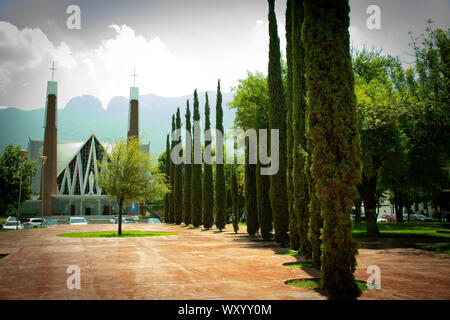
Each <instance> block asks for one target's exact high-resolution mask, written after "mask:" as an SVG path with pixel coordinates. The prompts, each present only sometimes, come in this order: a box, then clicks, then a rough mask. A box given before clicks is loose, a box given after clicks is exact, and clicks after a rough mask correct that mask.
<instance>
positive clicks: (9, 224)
mask: <svg viewBox="0 0 450 320" xmlns="http://www.w3.org/2000/svg"><path fill="white" fill-rule="evenodd" d="M3 229H8V230H16V229H19V230H20V229H23V224H21V223H19V226H17V221H8V222H5V223H4V224H3Z"/></svg>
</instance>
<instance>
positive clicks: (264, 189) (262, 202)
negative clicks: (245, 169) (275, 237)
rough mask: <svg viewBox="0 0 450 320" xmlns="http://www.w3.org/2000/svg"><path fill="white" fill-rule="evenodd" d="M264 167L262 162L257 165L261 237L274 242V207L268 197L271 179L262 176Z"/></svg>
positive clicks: (257, 193)
mask: <svg viewBox="0 0 450 320" xmlns="http://www.w3.org/2000/svg"><path fill="white" fill-rule="evenodd" d="M262 167H264V165H262V164H261V163H260V162H258V164H257V165H256V172H255V175H256V196H257V201H258V202H257V204H258V222H259V226H260V228H261V236H262V238H263V240H264V241H270V240H272V234H271V232H272V229H273V227H272V222H273V218H272V207H271V206H270V199H269V197H268V196H267V195H268V194H269V192H270V177H269V176H267V175H262V174H261V173H260V172H261V168H262Z"/></svg>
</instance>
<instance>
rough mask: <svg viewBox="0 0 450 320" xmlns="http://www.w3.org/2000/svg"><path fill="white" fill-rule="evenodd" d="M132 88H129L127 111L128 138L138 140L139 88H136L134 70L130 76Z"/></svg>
mask: <svg viewBox="0 0 450 320" xmlns="http://www.w3.org/2000/svg"><path fill="white" fill-rule="evenodd" d="M131 76H132V77H133V78H134V80H133V87H130V106H129V111H128V138H130V137H133V136H134V137H136V138H138V139H139V88H138V87H136V77H137V74H136V69H135V70H134V72H133V74H132V75H131Z"/></svg>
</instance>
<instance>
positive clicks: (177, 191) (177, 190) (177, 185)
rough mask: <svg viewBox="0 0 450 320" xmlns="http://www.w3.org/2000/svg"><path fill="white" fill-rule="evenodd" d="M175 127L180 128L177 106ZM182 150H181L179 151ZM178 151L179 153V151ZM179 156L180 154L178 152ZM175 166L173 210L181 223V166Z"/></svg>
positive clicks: (177, 221) (177, 220)
mask: <svg viewBox="0 0 450 320" xmlns="http://www.w3.org/2000/svg"><path fill="white" fill-rule="evenodd" d="M176 129H181V116H180V108H177V116H176ZM181 152H182V151H181ZM181 152H180V153H181ZM180 156H181V154H180ZM174 166H175V178H174V185H173V189H174V193H173V196H174V199H173V200H174V202H173V203H174V211H175V223H176V224H181V222H182V220H183V166H182V165H181V164H177V165H174Z"/></svg>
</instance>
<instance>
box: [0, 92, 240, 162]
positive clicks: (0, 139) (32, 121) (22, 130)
mask: <svg viewBox="0 0 450 320" xmlns="http://www.w3.org/2000/svg"><path fill="white" fill-rule="evenodd" d="M222 96H223V97H222V98H223V100H222V101H223V104H222V107H223V114H224V118H223V124H224V128H225V129H227V128H231V127H232V126H233V122H234V114H235V111H234V110H232V109H229V108H228V106H227V103H228V102H230V101H231V100H232V99H233V95H232V94H231V93H225V92H224V93H222ZM208 97H209V103H210V107H211V127H214V126H215V118H216V117H215V115H216V111H215V110H216V108H215V106H216V93H215V92H208ZM188 99H189V105H190V110H191V121H192V114H193V97H192V95H191V96H188V95H186V96H182V97H174V98H167V97H160V96H157V95H153V94H147V95H141V96H140V97H139V129H140V130H139V131H140V133H139V135H140V139H141V141H142V142H144V143H146V142H148V141H150V152H151V153H152V154H154V155H159V154H161V153H162V152H164V150H165V148H166V135H167V134H169V133H170V132H171V121H172V120H171V118H172V114H174V113H175V112H176V109H177V107H179V108H180V112H181V120H182V123H183V127H184V122H185V117H184V115H185V112H186V100H188ZM199 103H200V115H201V119H202V123H203V124H204V108H205V92H199ZM128 106H129V99H128V98H126V97H121V96H118V97H114V98H112V99H111V100H110V102H109V103H108V106H107V108H106V110H105V109H104V108H103V107H102V104H101V102H100V100H99V99H97V98H96V97H93V96H90V95H83V96H78V97H74V98H72V99H71V100H70V101H69V102H68V103H67V105H66V106H65V108H64V109H58V115H57V126H58V140H59V141H85V140H86V139H87V138H89V136H90V135H91V134H92V133H95V135H96V136H97V137H98V138H99V140H100V141H103V142H114V141H116V140H117V139H119V138H125V137H126V136H127V130H128ZM44 115H45V110H44V109H43V108H41V109H33V110H30V111H25V110H21V109H18V108H4V109H0V151H3V149H4V148H5V147H6V146H7V145H8V144H10V143H12V144H14V145H21V146H22V148H25V149H27V146H28V140H29V138H31V139H37V140H42V139H43V138H44V128H43V124H44ZM202 127H203V126H202Z"/></svg>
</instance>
